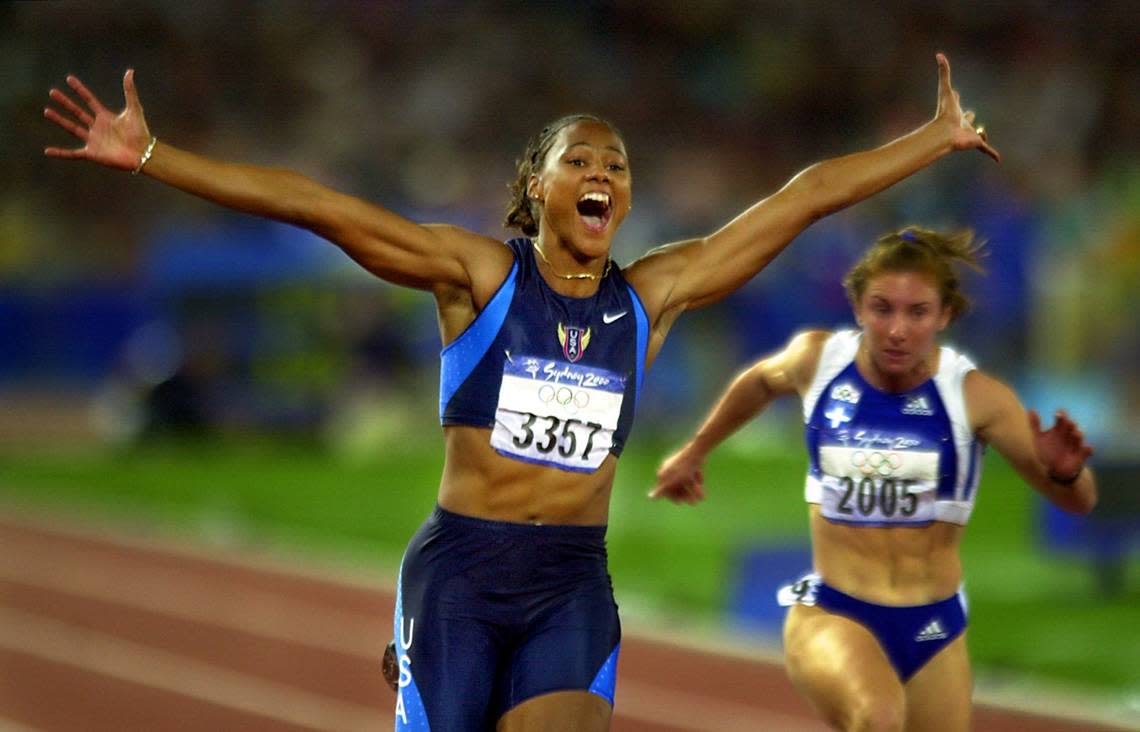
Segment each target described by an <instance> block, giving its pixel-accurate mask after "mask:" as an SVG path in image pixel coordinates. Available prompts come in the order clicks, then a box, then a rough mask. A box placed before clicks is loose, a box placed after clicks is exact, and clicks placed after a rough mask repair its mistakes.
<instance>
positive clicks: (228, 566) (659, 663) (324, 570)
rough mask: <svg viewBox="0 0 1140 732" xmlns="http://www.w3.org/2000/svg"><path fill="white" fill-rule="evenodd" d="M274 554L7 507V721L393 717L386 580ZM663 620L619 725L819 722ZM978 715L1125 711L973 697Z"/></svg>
mask: <svg viewBox="0 0 1140 732" xmlns="http://www.w3.org/2000/svg"><path fill="white" fill-rule="evenodd" d="M274 557H275V558H270V557H269V555H267V554H266V553H264V552H243V553H240V556H239V553H237V552H235V551H234V550H232V549H227V550H225V551H223V550H220V549H215V548H209V547H206V548H201V547H189V546H187V545H185V544H182V543H174V542H168V541H158V540H155V539H153V538H146V539H143V538H138V537H135V538H131V536H130V534H129V532H123V531H116V532H110V531H104V530H95V529H91V528H87V527H86V526H84V525H82V524H77V523H74V522H65V521H62V520H59V519H46V518H44V517H43V516H39V515H36V516H35V517H34V518H33V517H32V515H30V514H27V513H22V512H14V511H0V732H65V731H67V732H71V731H72V730H82V731H83V732H112V731H114V732H123V731H124V730H126V731H133V730H148V731H149V732H181V731H182V730H186V731H189V730H195V731H196V732H198V731H201V730H211V731H212V732H228V731H230V730H234V731H237V730H241V731H242V732H263V731H264V732H269V731H270V730H274V731H279V732H312V731H313V730H327V731H332V730H337V731H343V732H348V731H357V730H360V731H363V730H389V729H392V716H393V708H394V702H395V695H394V694H393V693H392V692H391V691H390V690H389V689H388V687H387V686H386V685H385V684H384V681H383V679H382V677H381V674H380V657H381V654H382V651H383V648H384V646H385V644H386V643H387V641H388V640H389V638H390V637H391V631H392V621H391V617H392V603H393V594H392V591H391V590H392V588H391V583H390V581H387V580H385V579H382V578H381V577H380V576H379V573H377V574H374V575H371V576H362V575H361V574H360V573H352V572H350V571H348V570H344V569H333V568H330V567H327V566H322V567H316V566H307V567H305V566H301V564H302V563H301V562H294V561H292V560H290V561H289V562H285V561H282V560H281V559H280V558H279V557H280V555H274ZM663 635H664V633H663V632H662V631H660V630H639V629H638V628H636V627H635V628H630V627H628V624H627V628H626V632H625V638H624V640H623V644H622V654H621V660H620V663H619V667H618V685H617V706H616V709H615V715H614V723H613V729H614V731H615V732H744V731H745V730H777V731H783V732H819V731H822V730H825V729H826V728H825V727H824V725H822V724H821V723H820V722H819V721H817V720H816V719H815V718H814V716H813V715H812V713H811V711H810V710H809V708H808V707H807V705H806V703H804V702H803V701H802V700H801V699H800V697H799V696H798V695H797V694H796V692H795V691H794V690H793V689H792V687H791V685H790V684H789V683H788V681H787V679H786V677H785V676H784V672H783V670H782V669H781V668H780V667H779V665H778V664H774V663H773V662H772V659H771V658H767V659H765V658H757V657H756V654H750V653H749V652H748V649H747V647H742V648H737V649H730V650H729V651H728V652H725V651H723V650H719V651H718V650H716V649H715V647H714V646H715V644H711V645H709V646H707V647H704V646H702V647H696V645H695V644H684V645H683V644H678V643H675V642H672V641H671V640H665V639H663ZM722 645H723V646H724V647H725V648H728V647H729V644H728V643H724V644H722ZM975 729H976V730H977V731H978V732H998V731H1001V732H1005V731H1008V730H1019V731H1021V732H1077V731H1078V730H1081V731H1082V732H1099V731H1102V730H1112V729H1124V728H1123V727H1121V728H1118V727H1110V726H1103V725H1101V724H1099V723H1094V722H1090V721H1074V720H1066V719H1062V718H1057V717H1047V716H1037V715H1033V714H1029V713H1027V712H1025V711H1014V710H1012V709H1007V708H1002V707H999V706H992V705H986V704H980V705H979V706H978V708H977V711H976V714H975Z"/></svg>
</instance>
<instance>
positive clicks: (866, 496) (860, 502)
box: [835, 476, 918, 518]
mask: <svg viewBox="0 0 1140 732" xmlns="http://www.w3.org/2000/svg"><path fill="white" fill-rule="evenodd" d="M916 482H917V481H913V480H905V479H904V480H897V479H895V478H884V479H882V480H875V479H874V478H871V477H864V478H861V479H860V480H859V481H858V482H856V481H855V480H854V479H853V478H850V477H847V476H844V477H843V478H841V479H840V483H841V484H842V486H843V495H842V496H840V498H839V503H838V504H836V507H835V510H836V511H837V512H838V513H841V514H846V515H848V516H854V515H856V514H858V515H859V516H873V515H878V516H882V517H884V518H892V517H894V516H895V515H896V514H897V515H899V516H903V517H907V518H909V517H911V516H913V515H914V514H915V513H916V512H917V510H918V494H917V493H913V492H911V488H912V487H913V486H914V484H915V483H916Z"/></svg>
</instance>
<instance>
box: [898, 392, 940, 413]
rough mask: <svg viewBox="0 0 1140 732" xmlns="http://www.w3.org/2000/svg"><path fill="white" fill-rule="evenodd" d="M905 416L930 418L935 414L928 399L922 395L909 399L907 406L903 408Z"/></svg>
mask: <svg viewBox="0 0 1140 732" xmlns="http://www.w3.org/2000/svg"><path fill="white" fill-rule="evenodd" d="M902 413H903V414H917V415H920V416H923V417H930V416H931V415H933V414H934V410H933V409H932V408H931V406H930V402H928V401H926V397H924V396H922V395H921V394H920V395H918V396H912V397H907V400H906V404H905V405H903V408H902Z"/></svg>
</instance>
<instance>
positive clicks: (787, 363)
mask: <svg viewBox="0 0 1140 732" xmlns="http://www.w3.org/2000/svg"><path fill="white" fill-rule="evenodd" d="M832 335H833V334H832V333H831V331H827V330H805V331H800V332H799V333H797V334H795V335H794V336H792V339H791V340H790V341H788V345H787V347H786V348H785V349H784V352H783V354H781V360H782V361H783V367H784V368H785V369H786V370H787V372H788V375H789V376H790V377H791V380H792V382H793V383H794V384H795V388H796V391H797V392H799V393H800V394H803V393H804V392H805V391H807V389H808V387H809V386H811V382H812V379H814V378H815V372H816V369H817V368H818V366H819V357H820V354H821V353H823V346H824V344H825V343H827V340H828V339H829V338H831V336H832Z"/></svg>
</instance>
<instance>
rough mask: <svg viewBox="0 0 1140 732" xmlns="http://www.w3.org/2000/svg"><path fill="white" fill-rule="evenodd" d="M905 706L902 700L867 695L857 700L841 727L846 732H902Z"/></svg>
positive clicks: (904, 721)
mask: <svg viewBox="0 0 1140 732" xmlns="http://www.w3.org/2000/svg"><path fill="white" fill-rule="evenodd" d="M905 723H906V704H905V702H904V701H903V700H902V699H892V698H887V697H884V696H882V695H878V696H872V695H868V696H865V697H862V698H860V699H858V700H857V701H856V702H855V703H854V704H853V705H852V707H851V709H850V717H849V719H847V720H846V723H845V724H844V725H843V729H844V730H846V731H847V732H902V729H903V725H904V724H905Z"/></svg>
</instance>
